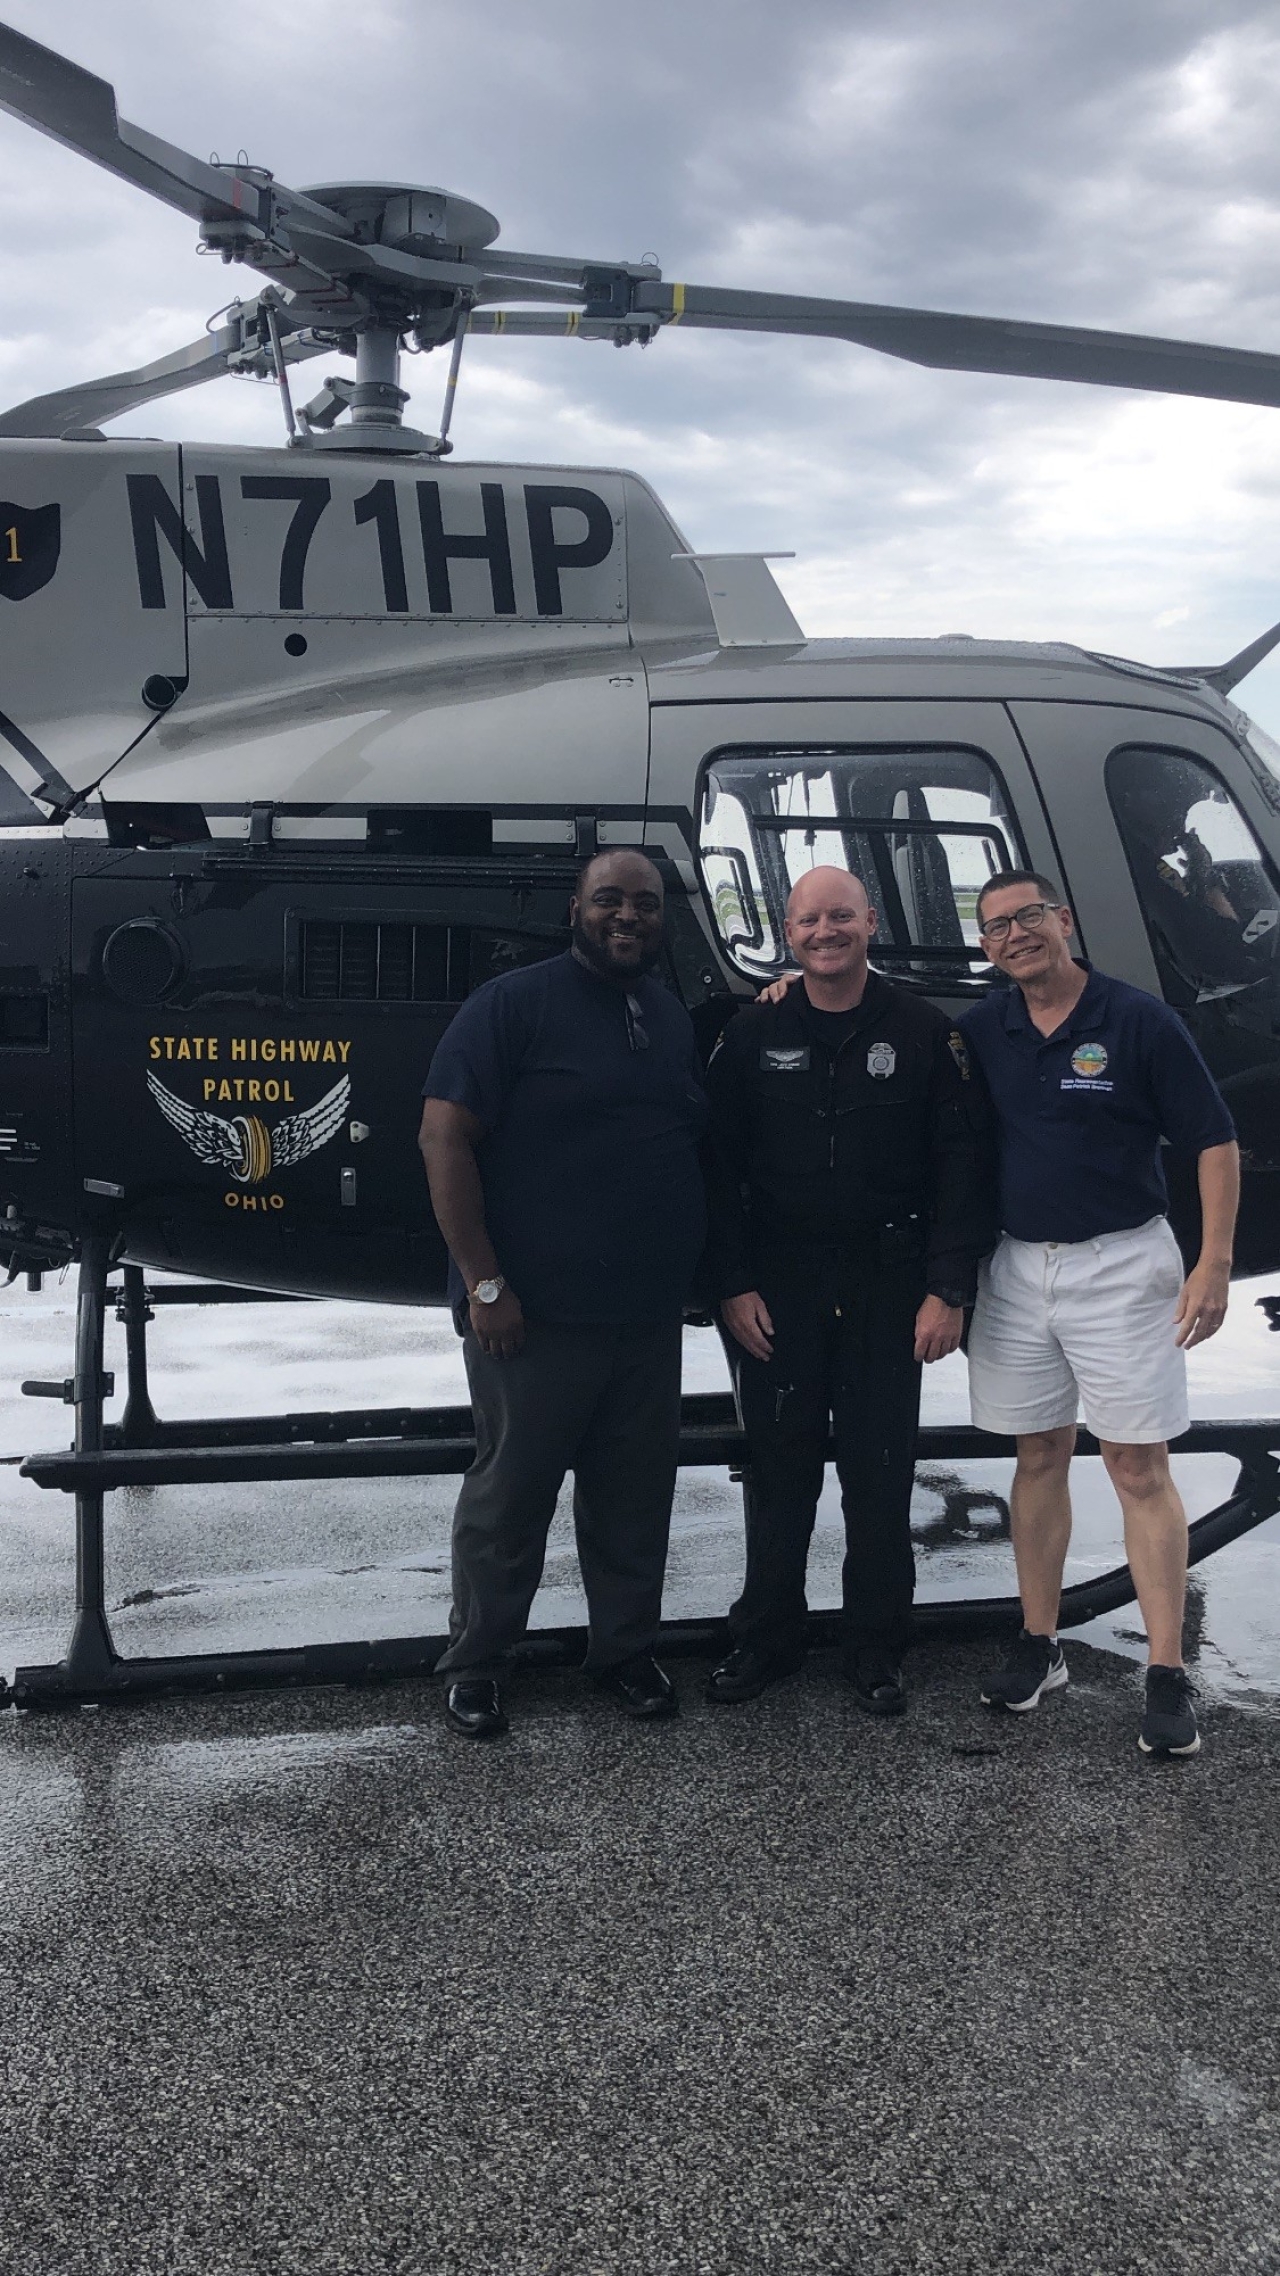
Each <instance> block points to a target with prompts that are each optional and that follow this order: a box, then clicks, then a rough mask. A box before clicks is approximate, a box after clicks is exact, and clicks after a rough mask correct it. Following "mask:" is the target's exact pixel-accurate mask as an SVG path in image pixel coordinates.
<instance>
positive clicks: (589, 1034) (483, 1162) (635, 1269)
mask: <svg viewBox="0 0 1280 2276" xmlns="http://www.w3.org/2000/svg"><path fill="white" fill-rule="evenodd" d="M628 995H629V998H630V1005H629V1003H628ZM423 1095H424V1097H426V1098H437V1099H448V1100H451V1101H452V1102H453V1103H454V1104H455V1105H458V1106H465V1107H468V1108H469V1109H470V1111H471V1112H472V1113H473V1114H475V1115H477V1116H478V1117H479V1119H480V1121H481V1122H482V1123H483V1125H484V1136H483V1138H482V1139H481V1141H480V1144H479V1146H478V1147H477V1151H476V1158H477V1161H478V1164H479V1168H480V1177H481V1183H482V1185H483V1188H484V1201H485V1218H486V1222H487V1224H488V1228H489V1235H490V1238H491V1240H492V1242H493V1247H494V1252H495V1254H496V1256H497V1258H498V1264H499V1269H500V1270H501V1272H502V1273H503V1275H504V1277H505V1278H506V1280H507V1281H508V1282H509V1283H510V1285H511V1287H512V1288H513V1289H514V1290H515V1293H516V1295H517V1296H518V1297H519V1299H520V1302H521V1305H522V1306H523V1308H524V1310H525V1311H526V1312H527V1313H528V1314H529V1316H530V1318H532V1319H543V1320H549V1321H559V1322H564V1323H567V1324H579V1325H589V1324H592V1323H599V1324H601V1325H605V1324H610V1325H630V1326H637V1327H638V1326H644V1325H656V1324H657V1323H658V1322H659V1321H661V1320H663V1319H668V1318H671V1317H672V1316H673V1315H678V1313H679V1311H680V1308H681V1305H682V1304H683V1302H684V1299H685V1297H686V1295H687V1293H688V1289H689V1284H690V1281H691V1280H692V1278H693V1273H694V1269H695V1267H696V1265H697V1262H698V1259H699V1257H700V1255H701V1253H702V1247H703V1242H704V1239H705V1235H706V1215H705V1202H704V1197H703V1184H702V1173H701V1169H700V1166H699V1159H698V1148H699V1142H700V1140H701V1138H702V1135H703V1131H704V1129H705V1125H706V1118H707V1099H706V1091H705V1088H704V1084H703V1074H702V1066H701V1062H700V1060H699V1058H698V1050H697V1045H696V1043H695V1040H694V1034H693V1028H692V1025H691V1024H690V1020H689V1016H688V1013H687V1012H686V1011H685V1010H684V1008H683V1006H682V1005H681V1004H680V1003H679V1002H678V1001H677V999H676V998H675V997H674V996H673V995H672V994H671V993H670V991H669V990H668V989H667V988H665V987H663V985H662V983H661V982H660V981H658V980H655V979H653V978H652V977H646V978H644V979H639V980H636V981H635V982H633V984H632V986H631V989H630V991H627V990H625V989H623V988H621V987H620V986H618V985H616V984H615V983H613V982H611V981H608V980H600V979H598V978H597V977H596V975H595V974H594V973H593V972H590V971H589V970H588V969H587V968H586V967H585V966H584V965H582V964H580V963H579V961H578V959H577V958H576V957H575V956H573V955H572V953H568V954H565V955H563V956H556V957H551V958H549V959H548V960H547V961H546V962H545V963H542V964H535V965H530V966H527V967H525V968H524V969H523V970H521V971H519V972H508V973H503V974H502V975H501V977H500V978H498V979H496V980H490V981H488V982H487V983H486V985H485V986H484V987H483V988H478V989H477V990H476V993H475V994H474V995H473V996H469V997H468V999H467V1001H466V1003H465V1004H464V1005H463V1006H462V1008H461V1010H460V1011H459V1012H458V1014H457V1017H456V1018H455V1019H454V1020H453V1021H452V1023H451V1025H450V1026H449V1027H448V1028H447V1029H446V1031H445V1034H444V1035H443V1036H442V1037H441V1040H440V1043H439V1045H438V1047H437V1050H436V1053H435V1056H434V1058H433V1059H432V1062H431V1070H430V1073H429V1075H428V1078H427V1082H426V1086H425V1090H424V1094H423ZM465 1293H466V1291H465V1290H464V1288H463V1286H462V1282H461V1276H460V1275H459V1274H458V1273H457V1271H456V1268H455V1269H454V1270H453V1271H452V1273H451V1278H450V1295H451V1298H452V1300H453V1301H454V1303H455V1304H456V1303H457V1302H458V1301H459V1300H461V1299H463V1298H465Z"/></svg>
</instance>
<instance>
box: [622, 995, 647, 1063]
mask: <svg viewBox="0 0 1280 2276" xmlns="http://www.w3.org/2000/svg"><path fill="white" fill-rule="evenodd" d="M622 1001H623V1003H624V1004H625V1006H626V1011H627V1045H628V1048H629V1049H630V1050H632V1051H647V1050H648V1048H649V1030H648V1029H647V1027H646V1026H645V1024H644V1021H643V1020H642V1019H641V1017H640V1006H639V1004H638V1003H637V1002H636V999H635V997H634V996H632V995H626V996H624V997H623V999H622Z"/></svg>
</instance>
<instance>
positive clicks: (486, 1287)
mask: <svg viewBox="0 0 1280 2276" xmlns="http://www.w3.org/2000/svg"><path fill="white" fill-rule="evenodd" d="M506 1285H507V1284H506V1281H505V1280H504V1279H503V1277H502V1274H501V1273H500V1272H495V1274H494V1276H493V1278H492V1280H478V1281H477V1282H476V1284H475V1287H474V1288H473V1289H472V1291H471V1301H472V1303H473V1304H496V1303H497V1301H498V1298H499V1297H500V1296H501V1294H502V1291H503V1289H504V1288H505V1287H506Z"/></svg>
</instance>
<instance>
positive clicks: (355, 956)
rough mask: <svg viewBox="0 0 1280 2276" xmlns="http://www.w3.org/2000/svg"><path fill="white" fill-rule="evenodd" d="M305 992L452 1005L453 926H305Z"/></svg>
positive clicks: (340, 998) (334, 999)
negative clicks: (451, 949) (450, 956)
mask: <svg viewBox="0 0 1280 2276" xmlns="http://www.w3.org/2000/svg"><path fill="white" fill-rule="evenodd" d="M301 967H302V986H301V991H300V992H301V994H302V995H303V996H304V997H309V998H312V999H316V998H319V999H321V1000H327V1001H328V1002H330V1003H365V1004H426V1003H436V1004H439V1003H451V1002H454V1001H455V1000H457V997H458V996H460V995H461V992H462V991H461V990H460V989H459V990H457V991H456V992H454V991H451V989H450V986H449V927H448V926H447V925H393V924H386V925H379V924H361V923H359V922H356V921H354V920H352V919H347V920H345V921H343V922H341V923H337V924H326V923H323V922H321V921H320V920H318V919H317V920H313V921H312V922H311V923H308V924H304V925H303V927H302V957H301Z"/></svg>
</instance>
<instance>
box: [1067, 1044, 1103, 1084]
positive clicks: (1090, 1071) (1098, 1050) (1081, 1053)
mask: <svg viewBox="0 0 1280 2276" xmlns="http://www.w3.org/2000/svg"><path fill="white" fill-rule="evenodd" d="M1071 1064H1072V1066H1073V1067H1074V1069H1075V1071H1076V1073H1077V1075H1080V1076H1083V1078H1084V1080H1085V1081H1086V1082H1096V1081H1097V1079H1098V1077H1099V1075H1105V1073H1106V1071H1107V1047H1106V1045H1105V1043H1080V1044H1077V1046H1076V1048H1075V1050H1074V1051H1073V1052H1072V1054H1071Z"/></svg>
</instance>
